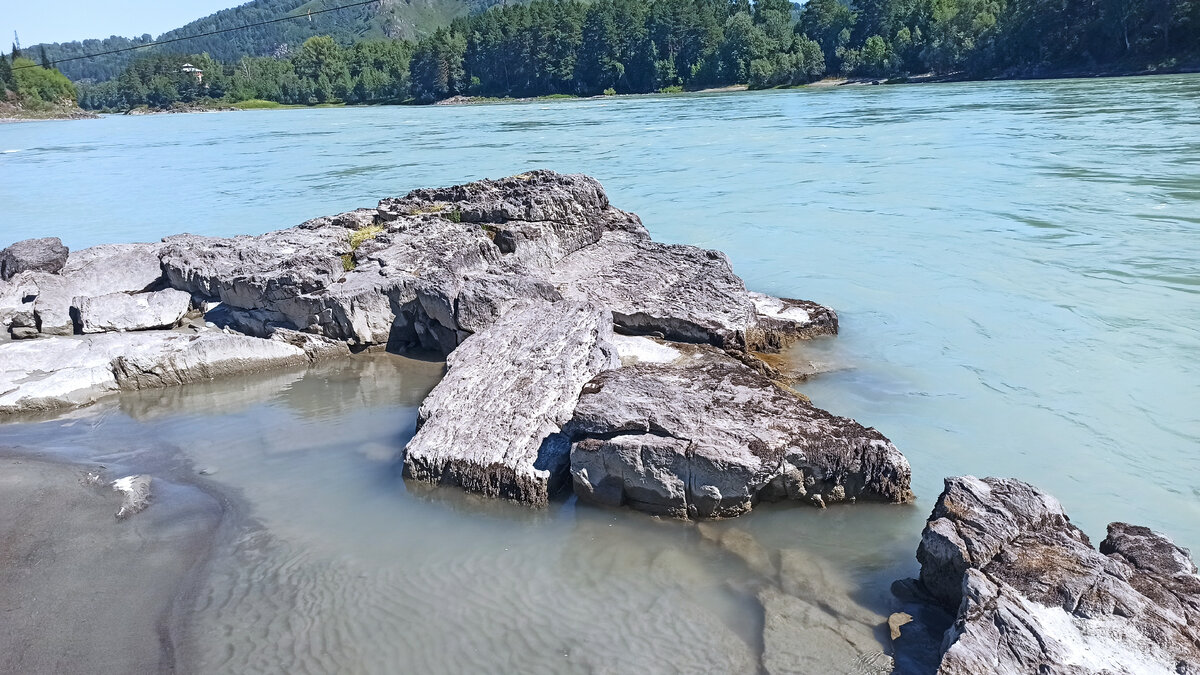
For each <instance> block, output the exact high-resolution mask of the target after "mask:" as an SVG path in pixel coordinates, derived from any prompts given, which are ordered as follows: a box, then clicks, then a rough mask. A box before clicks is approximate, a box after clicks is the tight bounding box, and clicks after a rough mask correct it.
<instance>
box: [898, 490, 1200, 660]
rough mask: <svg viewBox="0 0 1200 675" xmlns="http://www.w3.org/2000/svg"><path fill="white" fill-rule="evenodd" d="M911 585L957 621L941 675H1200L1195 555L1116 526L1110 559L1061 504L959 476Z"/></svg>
mask: <svg viewBox="0 0 1200 675" xmlns="http://www.w3.org/2000/svg"><path fill="white" fill-rule="evenodd" d="M917 560H918V561H920V563H921V575H920V579H919V580H917V581H915V582H912V581H910V582H908V583H907V584H902V585H901V587H903V588H915V589H917V591H918V594H919V595H918V597H924V598H925V599H926V600H927V601H928V602H929V603H930V604H933V605H938V606H940V607H941V608H943V609H945V610H947V611H949V612H951V613H957V618H956V620H955V623H954V625H953V626H951V627H950V628H949V629H948V630H947V631H946V634H945V636H944V638H943V640H942V652H943V653H942V656H941V663H940V666H939V668H938V673H939V674H941V675H968V674H974V673H982V672H1003V673H1035V672H1037V673H1055V674H1057V673H1063V674H1070V675H1086V674H1093V673H1094V674H1096V675H1100V674H1101V673H1105V674H1110V673H1121V674H1134V673H1170V674H1176V675H1195V674H1196V673H1200V576H1197V571H1196V566H1195V565H1194V564H1193V563H1192V560H1191V558H1190V557H1189V555H1188V553H1187V551H1185V550H1183V549H1181V548H1179V547H1178V546H1175V545H1174V544H1173V543H1171V542H1170V541H1169V540H1168V539H1167V538H1166V537H1163V536H1161V535H1159V534H1156V533H1154V532H1152V531H1151V530H1149V529H1147V528H1144V527H1136V526H1132V525H1127V524H1125V523H1113V524H1112V525H1109V528H1108V537H1107V538H1106V539H1105V540H1104V541H1103V542H1101V544H1100V550H1099V551H1097V550H1096V549H1094V548H1092V546H1091V543H1090V542H1089V541H1088V538H1087V536H1086V535H1085V534H1084V533H1083V532H1082V531H1080V530H1079V528H1077V527H1075V526H1074V525H1072V524H1071V522H1070V519H1069V518H1068V517H1067V515H1066V514H1065V513H1064V512H1063V509H1062V506H1061V505H1060V504H1059V503H1058V501H1057V500H1056V499H1054V497H1052V496H1050V495H1048V494H1046V493H1044V492H1041V491H1040V490H1038V489H1037V488H1034V487H1033V486H1031V485H1029V484H1027V483H1022V482H1020V481H1017V480H1012V479H999V478H985V479H982V480H981V479H978V478H974V477H971V476H965V477H957V478H947V479H946V488H945V490H944V491H943V492H942V494H941V496H940V497H939V499H938V502H937V504H936V505H935V506H934V509H933V514H932V515H931V516H930V519H929V522H928V524H927V525H926V527H925V531H924V532H923V533H922V536H921V545H920V547H919V548H918V550H917Z"/></svg>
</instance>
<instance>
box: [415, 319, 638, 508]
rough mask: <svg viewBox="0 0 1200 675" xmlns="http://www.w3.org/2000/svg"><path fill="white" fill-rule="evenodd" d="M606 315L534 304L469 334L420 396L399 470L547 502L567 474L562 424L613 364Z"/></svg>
mask: <svg viewBox="0 0 1200 675" xmlns="http://www.w3.org/2000/svg"><path fill="white" fill-rule="evenodd" d="M611 335H612V319H611V317H610V315H609V314H608V313H607V312H605V311H603V310H600V309H598V308H596V307H594V306H591V305H587V304H583V303H575V302H558V303H554V304H550V303H546V302H535V303H531V304H529V305H527V306H525V307H523V308H521V309H519V310H513V311H510V312H509V313H507V314H505V315H504V316H503V317H501V318H500V319H499V320H498V321H497V322H496V323H495V324H493V325H492V326H490V327H489V328H487V329H486V330H483V331H481V332H479V333H476V334H474V335H472V336H471V337H470V338H468V339H467V340H466V341H464V342H463V343H462V345H461V346H459V348H458V349H456V350H455V351H454V352H453V353H452V354H451V355H450V357H449V358H448V359H447V360H446V367H447V372H446V377H445V379H443V380H442V381H441V382H440V383H439V384H438V385H437V386H436V387H434V389H433V391H432V392H430V394H429V396H428V398H426V399H425V402H424V403H422V404H421V410H420V413H419V417H418V422H417V424H418V427H417V433H416V435H415V436H414V437H413V439H412V440H411V441H410V442H409V444H408V446H407V448H405V456H404V476H405V477H406V478H409V479H412V480H417V481H422V482H427V483H441V484H450V485H457V486H460V487H462V488H463V489H465V490H468V491H470V492H476V493H480V494H483V495H487V496H492V497H505V498H508V499H513V500H517V501H522V502H526V503H529V504H534V505H545V504H546V503H547V501H548V499H549V497H550V495H552V494H553V493H554V492H555V491H556V490H558V489H559V488H561V487H562V486H564V485H565V484H566V482H567V477H568V473H567V463H568V444H567V442H566V439H565V437H563V436H562V435H561V434H560V433H559V431H560V429H561V427H562V425H563V424H564V423H566V422H567V421H568V420H569V419H570V418H571V412H572V410H573V409H574V407H575V401H576V399H577V398H578V397H579V392H580V390H581V389H582V388H583V386H584V384H585V383H586V382H587V381H588V380H590V379H591V378H592V377H594V376H595V375H596V374H597V373H599V372H600V371H602V370H605V369H607V368H612V367H615V366H616V365H617V363H618V362H617V357H616V354H615V352H614V350H613V349H612V347H611V345H609V344H608V338H609V336H611Z"/></svg>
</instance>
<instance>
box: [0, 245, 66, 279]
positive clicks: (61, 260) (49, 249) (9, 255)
mask: <svg viewBox="0 0 1200 675" xmlns="http://www.w3.org/2000/svg"><path fill="white" fill-rule="evenodd" d="M67 253H68V251H67V247H66V246H63V243H62V240H61V239H59V238H58V237H43V238H41V239H26V240H25V241H18V242H17V243H15V244H13V245H12V246H9V247H8V248H6V249H4V250H0V279H11V278H13V277H14V276H16V275H17V274H19V273H21V272H27V271H28V272H46V273H49V274H55V273H56V272H58V271H59V270H61V269H62V268H63V265H65V264H66V263H67Z"/></svg>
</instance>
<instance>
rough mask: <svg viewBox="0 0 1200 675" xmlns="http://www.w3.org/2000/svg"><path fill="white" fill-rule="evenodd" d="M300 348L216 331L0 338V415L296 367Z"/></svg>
mask: <svg viewBox="0 0 1200 675" xmlns="http://www.w3.org/2000/svg"><path fill="white" fill-rule="evenodd" d="M309 361H310V358H309V356H308V354H307V353H306V352H305V350H304V348H302V347H297V346H295V345H292V344H288V343H287V342H284V341H282V340H262V339H259V338H253V337H247V336H244V335H229V334H225V333H222V332H220V331H206V332H202V333H199V334H189V333H183V332H173V331H154V332H140V333H107V334H102V335H92V336H86V337H67V338H52V339H46V340H32V341H22V342H9V343H3V344H0V413H19V412H30V411H42V410H54V409H58V408H68V407H75V406H81V405H88V404H90V403H93V402H95V401H96V400H97V399H98V398H100V397H101V396H104V395H106V394H109V393H112V392H115V391H119V390H122V389H145V388H150V387H160V386H168V385H178V384H186V383H189V382H196V381H201V380H209V379H214V378H218V377H224V376H228V375H234V374H239V373H247V372H254V371H259V370H268V369H271V368H281V367H284V366H293V365H302V364H306V363H308V362H309Z"/></svg>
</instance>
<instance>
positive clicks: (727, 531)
mask: <svg viewBox="0 0 1200 675" xmlns="http://www.w3.org/2000/svg"><path fill="white" fill-rule="evenodd" d="M699 530H700V536H701V537H703V538H704V539H706V540H707V541H710V542H712V543H714V544H716V545H717V546H720V547H721V548H723V549H725V550H726V551H728V552H730V553H732V554H733V555H735V556H737V557H738V558H739V559H740V560H741V561H742V562H743V563H745V565H746V568H747V569H748V570H749V571H751V572H753V573H754V574H755V575H756V576H758V577H760V578H762V579H766V580H768V581H772V582H774V581H775V579H776V578H777V577H778V576H779V573H778V572H777V571H776V569H775V563H774V562H773V561H772V560H771V552H770V551H768V550H767V549H766V548H765V547H764V546H763V545H762V544H760V543H758V540H757V539H755V538H754V536H753V535H752V534H750V533H749V532H747V531H745V530H740V529H738V528H735V527H729V528H722V527H719V526H718V525H717V524H716V523H700V524H699Z"/></svg>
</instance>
